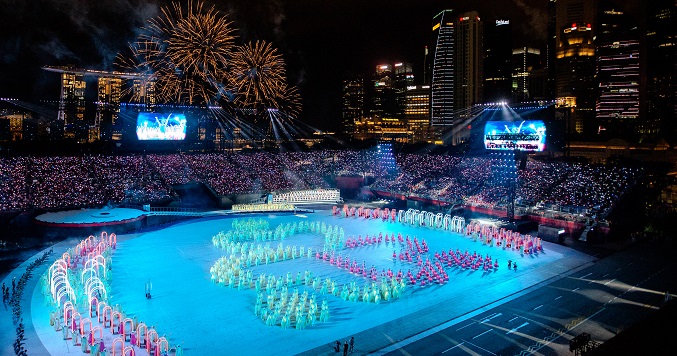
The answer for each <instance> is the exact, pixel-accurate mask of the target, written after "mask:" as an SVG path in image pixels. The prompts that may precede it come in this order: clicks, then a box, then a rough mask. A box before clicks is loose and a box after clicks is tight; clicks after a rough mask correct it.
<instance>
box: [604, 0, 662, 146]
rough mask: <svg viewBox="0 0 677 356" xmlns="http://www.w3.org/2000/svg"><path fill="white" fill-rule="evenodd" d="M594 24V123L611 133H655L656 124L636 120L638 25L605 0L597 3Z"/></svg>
mask: <svg viewBox="0 0 677 356" xmlns="http://www.w3.org/2000/svg"><path fill="white" fill-rule="evenodd" d="M597 23H598V31H597V32H598V33H597V38H596V44H597V81H598V83H599V84H598V85H599V86H598V96H597V105H596V108H595V111H596V116H597V122H598V123H599V125H601V126H602V127H603V128H604V129H606V130H608V131H609V133H611V134H612V135H614V136H618V135H620V136H627V135H631V134H634V133H637V132H642V133H654V132H656V131H657V129H658V127H655V126H654V125H651V124H650V123H649V122H640V120H639V111H640V110H639V109H640V107H639V94H640V71H639V66H640V45H639V38H638V35H639V33H638V32H639V31H638V27H637V26H636V25H635V24H633V23H632V22H631V21H630V19H629V17H628V15H627V14H625V13H624V12H623V11H621V10H620V9H619V8H617V7H615V6H614V5H613V4H611V3H610V2H609V1H605V0H603V1H601V2H600V8H599V18H598V22H597ZM647 124H649V125H647Z"/></svg>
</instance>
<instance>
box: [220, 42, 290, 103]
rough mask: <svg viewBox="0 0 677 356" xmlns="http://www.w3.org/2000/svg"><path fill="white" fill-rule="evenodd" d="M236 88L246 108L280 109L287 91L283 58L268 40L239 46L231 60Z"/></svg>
mask: <svg viewBox="0 0 677 356" xmlns="http://www.w3.org/2000/svg"><path fill="white" fill-rule="evenodd" d="M230 64H231V74H230V76H231V80H232V85H233V87H234V88H235V90H236V91H237V93H238V99H237V100H239V101H240V102H241V103H242V104H243V105H245V106H265V107H277V99H279V97H280V96H282V95H283V93H284V90H285V89H286V83H285V66H284V61H283V60H282V56H281V55H279V54H278V53H277V50H276V49H275V48H273V46H271V44H270V43H268V42H265V41H256V42H254V43H251V42H250V43H247V44H245V45H243V46H238V47H237V49H236V50H235V51H234V53H233V57H232V58H231V61H230Z"/></svg>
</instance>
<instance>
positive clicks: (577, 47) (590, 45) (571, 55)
mask: <svg viewBox="0 0 677 356" xmlns="http://www.w3.org/2000/svg"><path fill="white" fill-rule="evenodd" d="M596 3H597V1H596V0H557V3H556V4H557V5H556V16H557V18H556V30H557V39H556V43H557V51H556V54H555V55H556V59H555V67H556V81H555V95H556V98H557V102H558V103H560V104H558V105H563V103H566V105H571V106H570V107H569V109H571V112H572V115H571V119H570V122H569V130H570V132H576V133H584V132H588V133H594V132H597V131H598V125H597V124H596V123H595V122H594V121H595V97H596V96H595V86H596V81H595V69H596V62H595V44H594V33H593V27H594V23H595V14H596Z"/></svg>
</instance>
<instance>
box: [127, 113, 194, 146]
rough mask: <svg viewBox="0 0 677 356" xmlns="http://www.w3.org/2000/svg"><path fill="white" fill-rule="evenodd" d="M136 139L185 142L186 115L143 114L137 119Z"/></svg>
mask: <svg viewBox="0 0 677 356" xmlns="http://www.w3.org/2000/svg"><path fill="white" fill-rule="evenodd" d="M136 137H138V138H139V140H140V141H146V140H183V139H185V138H186V116H185V115H184V114H173V113H155V112H142V113H139V116H137V118H136Z"/></svg>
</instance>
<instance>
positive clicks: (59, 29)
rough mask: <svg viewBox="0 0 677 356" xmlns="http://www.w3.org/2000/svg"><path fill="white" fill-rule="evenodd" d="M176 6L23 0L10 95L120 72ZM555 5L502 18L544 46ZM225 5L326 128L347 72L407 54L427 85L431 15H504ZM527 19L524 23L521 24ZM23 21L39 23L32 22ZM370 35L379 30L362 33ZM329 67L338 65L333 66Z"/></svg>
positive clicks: (9, 45) (0, 72) (2, 87)
mask: <svg viewBox="0 0 677 356" xmlns="http://www.w3.org/2000/svg"><path fill="white" fill-rule="evenodd" d="M167 3H168V2H167V1H160V2H144V1H104V2H103V3H101V4H86V5H82V6H84V8H83V7H82V6H81V7H80V8H78V7H75V6H74V5H75V4H76V3H69V2H50V1H47V2H44V3H42V4H41V5H42V7H37V6H36V5H34V4H33V5H31V4H17V6H16V7H15V8H13V9H12V11H11V13H10V12H9V11H7V10H5V11H4V13H3V14H2V15H1V18H3V19H4V20H6V21H5V22H4V24H5V25H4V26H6V27H7V29H6V31H3V38H2V43H3V47H4V48H5V51H4V54H3V57H2V61H1V62H0V83H1V84H0V94H1V95H0V96H5V97H19V98H22V99H32V100H41V99H57V97H58V92H56V91H55V90H56V89H54V88H58V86H56V84H55V83H57V82H58V78H57V77H55V76H53V75H50V74H49V73H44V72H43V71H41V70H40V68H41V67H42V66H44V65H68V64H71V65H75V66H78V67H82V68H87V69H101V70H111V69H117V68H114V67H113V66H112V63H113V59H114V57H115V55H116V54H117V52H121V51H123V50H125V49H126V47H127V44H128V43H129V42H131V41H132V40H133V39H134V36H135V35H136V33H137V32H138V31H139V28H140V27H141V26H142V25H143V24H144V21H145V20H146V19H148V18H151V17H152V16H154V15H156V14H157V12H158V7H159V6H160V5H163V4H167ZM545 5H546V4H544V2H542V1H522V0H517V1H513V2H511V6H509V9H507V10H506V9H502V11H500V14H501V15H503V14H506V15H508V14H510V13H511V12H512V13H513V16H512V18H513V23H514V24H517V23H526V24H527V25H523V24H522V25H515V26H514V27H515V30H514V32H516V37H519V38H521V40H520V41H522V42H525V43H537V42H542V41H543V40H544V36H545V34H544V33H543V32H541V31H536V30H535V29H538V28H539V26H540V30H544V29H545V23H540V22H535V21H537V20H538V19H539V17H540V15H542V14H543V13H544V11H545ZM221 7H223V9H221ZM219 8H220V10H222V11H225V12H228V13H230V14H231V15H230V16H229V17H230V18H231V19H232V20H233V21H234V23H235V27H236V28H237V29H238V35H239V36H240V38H241V39H242V40H254V39H266V40H270V41H272V42H273V45H274V46H276V47H277V48H280V50H281V52H282V54H283V56H284V58H285V61H286V62H287V64H288V74H289V78H290V81H291V82H294V83H298V85H299V86H300V89H301V95H302V97H303V101H304V113H303V114H302V118H303V119H305V120H306V121H308V122H310V123H314V124H316V125H317V126H319V127H323V126H326V125H325V124H328V123H331V122H336V121H338V120H334V119H335V118H339V117H340V100H341V99H340V91H341V80H342V75H343V73H348V72H359V71H363V70H364V69H365V68H373V66H374V65H375V64H377V63H378V62H381V61H390V60H396V59H399V60H403V61H409V62H412V64H413V67H414V72H415V74H416V77H417V81H418V82H420V81H422V61H423V48H424V46H426V45H428V43H427V41H429V36H430V35H429V33H430V31H429V27H430V21H431V18H432V16H434V14H435V13H436V11H438V10H439V9H444V8H453V9H454V11H463V10H478V11H480V14H481V16H495V13H496V12H498V10H497V9H495V7H492V6H490V4H478V6H473V5H470V4H467V3H465V2H460V1H449V2H445V3H444V4H442V3H439V2H433V1H424V2H422V3H419V4H416V5H412V4H409V3H407V2H404V1H395V2H383V1H375V2H369V4H361V3H358V2H356V1H348V2H342V3H341V4H326V3H324V4H323V3H319V4H315V3H312V2H305V1H298V2H272V3H271V2H265V3H259V4H254V5H251V4H248V3H247V4H245V2H243V1H232V2H229V3H228V5H227V6H225V7H224V6H220V7H219ZM524 9H528V10H524ZM107 17H112V19H110V18H107ZM507 17H508V16H506V18H507ZM520 17H521V18H522V19H524V20H522V21H520V20H519V19H520ZM22 21H26V22H30V23H35V24H36V25H35V26H32V27H29V28H26V27H22V26H20V23H21V22H22ZM541 22H542V21H541ZM341 24H344V25H341ZM525 26H526V27H525ZM528 29H532V30H533V31H529V30H528ZM530 32H531V34H530ZM113 33H115V35H114V36H113V35H112V34H113ZM360 33H362V34H365V33H366V34H370V35H369V36H364V35H362V36H359V34H360ZM323 37H324V39H323ZM355 38H360V40H359V41H356V40H355ZM328 67H331V68H335V69H336V70H331V71H327V70H326V68H328ZM328 72H330V73H328Z"/></svg>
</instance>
